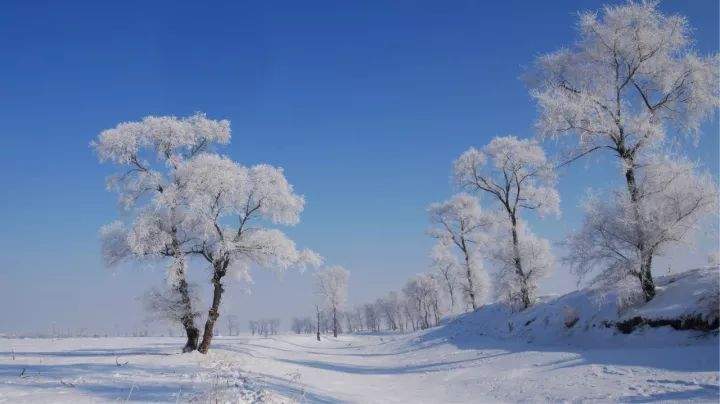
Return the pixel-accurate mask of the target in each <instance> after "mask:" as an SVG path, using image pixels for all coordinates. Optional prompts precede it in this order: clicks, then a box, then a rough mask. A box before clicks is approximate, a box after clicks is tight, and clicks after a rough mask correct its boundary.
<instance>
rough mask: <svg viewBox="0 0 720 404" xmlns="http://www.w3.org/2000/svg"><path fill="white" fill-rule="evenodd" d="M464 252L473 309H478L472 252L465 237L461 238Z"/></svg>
mask: <svg viewBox="0 0 720 404" xmlns="http://www.w3.org/2000/svg"><path fill="white" fill-rule="evenodd" d="M460 242H461V246H462V250H463V254H464V255H465V271H466V276H467V280H468V294H469V295H470V303H472V308H473V311H475V310H477V302H475V284H474V282H473V277H472V266H471V264H470V253H469V252H468V250H467V245H466V244H465V238H464V237H461V238H460Z"/></svg>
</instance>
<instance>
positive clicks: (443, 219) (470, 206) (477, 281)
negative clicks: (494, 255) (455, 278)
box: [428, 194, 491, 310]
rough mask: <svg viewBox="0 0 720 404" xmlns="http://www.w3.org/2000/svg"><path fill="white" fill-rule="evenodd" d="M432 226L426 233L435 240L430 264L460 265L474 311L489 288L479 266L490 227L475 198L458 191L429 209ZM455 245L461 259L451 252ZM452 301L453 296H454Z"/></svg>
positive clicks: (442, 267) (447, 268)
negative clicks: (483, 244) (481, 250)
mask: <svg viewBox="0 0 720 404" xmlns="http://www.w3.org/2000/svg"><path fill="white" fill-rule="evenodd" d="M428 212H429V214H430V223H432V227H431V228H430V230H429V231H428V233H429V234H430V235H431V236H432V237H434V238H436V239H437V240H438V242H437V244H436V245H435V247H434V249H433V257H432V258H433V264H434V265H436V266H438V270H440V271H451V270H452V269H454V268H462V270H460V271H459V272H460V273H461V274H462V282H461V285H462V287H463V292H464V295H465V297H466V299H467V302H468V303H469V305H470V306H471V307H472V309H473V310H475V309H477V308H478V306H479V304H480V303H481V302H482V301H483V300H484V298H485V295H486V294H487V290H488V281H487V275H486V273H485V271H484V270H483V268H482V257H481V254H480V247H481V245H482V243H483V242H484V241H485V239H486V238H487V237H486V232H487V231H488V229H489V228H490V224H491V222H490V219H489V218H488V217H486V216H485V215H483V213H482V210H481V209H480V203H479V202H478V200H477V198H475V197H473V196H470V195H467V194H458V195H455V196H453V197H452V198H450V199H449V200H447V201H445V202H442V203H434V204H432V205H430V208H429V209H428ZM453 246H454V247H455V248H456V249H457V251H458V254H459V255H460V258H459V259H458V257H457V256H456V254H455V253H454V252H453V251H452V247H453ZM453 300H454V298H453Z"/></svg>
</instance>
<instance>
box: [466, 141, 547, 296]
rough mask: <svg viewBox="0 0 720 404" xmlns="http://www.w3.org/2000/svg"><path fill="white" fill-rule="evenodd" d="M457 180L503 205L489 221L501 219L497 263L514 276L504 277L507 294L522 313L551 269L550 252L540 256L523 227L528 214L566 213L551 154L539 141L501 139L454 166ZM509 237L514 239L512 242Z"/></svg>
mask: <svg viewBox="0 0 720 404" xmlns="http://www.w3.org/2000/svg"><path fill="white" fill-rule="evenodd" d="M454 174H455V180H456V181H457V183H458V185H460V186H461V187H462V188H464V189H466V190H469V191H473V192H478V193H481V194H484V195H486V196H488V197H490V199H492V200H494V201H496V202H497V204H498V207H499V212H497V214H495V215H488V217H491V218H494V219H495V220H496V225H497V227H498V228H499V229H501V230H502V229H505V230H504V231H501V233H503V232H504V233H505V234H504V235H503V234H500V236H501V239H500V240H502V243H500V248H499V250H498V251H497V252H496V253H495V259H496V260H498V261H500V262H501V263H508V262H509V263H511V265H509V266H508V265H503V269H504V270H506V271H511V272H512V274H501V278H502V279H503V280H505V281H506V282H504V283H503V284H504V285H505V286H506V287H507V288H509V289H505V290H504V291H503V292H504V293H505V294H506V296H509V297H510V298H511V299H512V300H513V301H517V302H518V304H519V306H520V307H521V308H522V309H525V308H527V307H529V306H530V305H531V304H532V302H533V296H532V293H533V290H534V289H536V282H537V279H538V278H539V277H540V276H542V275H544V273H546V272H547V270H543V271H542V273H540V272H539V271H538V269H539V268H543V269H546V268H548V265H547V263H548V262H536V261H535V260H537V259H547V258H548V257H549V255H550V253H549V251H547V252H543V253H539V251H537V248H539V247H540V244H542V243H540V244H539V243H538V242H537V240H536V239H535V238H532V239H531V238H529V237H528V239H527V240H523V236H525V235H528V234H530V233H529V232H528V231H527V229H525V227H526V226H523V225H522V223H521V216H520V213H521V212H522V210H530V211H536V212H537V213H538V214H539V215H540V216H544V215H545V214H558V215H559V214H560V196H559V195H558V192H557V190H556V189H555V171H554V169H553V166H552V165H551V164H549V163H548V161H547V159H546V157H545V152H544V151H543V149H542V148H541V147H540V145H538V144H537V142H536V141H534V140H528V139H518V138H516V137H515V136H506V137H496V138H494V139H493V140H492V141H491V142H490V143H489V144H488V145H487V146H485V147H484V148H483V149H482V150H478V149H475V148H470V149H468V150H467V151H466V152H464V153H463V154H462V155H461V156H460V157H459V158H458V159H457V160H456V161H455V163H454ZM505 237H509V239H507V242H506V241H504V240H505Z"/></svg>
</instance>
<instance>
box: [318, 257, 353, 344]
mask: <svg viewBox="0 0 720 404" xmlns="http://www.w3.org/2000/svg"><path fill="white" fill-rule="evenodd" d="M349 277H350V271H348V270H347V269H345V268H343V267H341V266H339V265H335V266H331V267H327V268H323V269H320V270H318V271H317V272H316V273H315V293H316V294H317V295H318V296H319V297H320V298H321V299H322V301H323V303H324V304H325V307H326V308H327V309H328V310H329V311H330V312H331V314H332V329H333V336H334V337H335V338H337V335H338V310H341V309H342V308H343V306H344V305H345V301H346V300H347V287H348V278H349Z"/></svg>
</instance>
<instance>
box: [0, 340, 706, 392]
mask: <svg viewBox="0 0 720 404" xmlns="http://www.w3.org/2000/svg"><path fill="white" fill-rule="evenodd" d="M442 330H443V328H438V329H432V330H428V331H424V332H420V333H416V334H408V335H352V336H341V337H340V338H338V339H337V340H334V339H332V338H329V339H325V340H323V341H322V342H319V343H318V342H316V341H315V340H314V338H313V336H305V335H303V336H295V335H280V336H276V337H271V338H262V337H250V336H242V337H227V338H218V339H217V344H216V346H215V349H214V350H213V351H212V352H211V353H210V354H209V355H207V356H204V355H200V354H197V353H194V354H185V355H183V354H178V353H177V352H178V349H179V347H180V346H181V345H182V341H181V340H179V339H176V338H107V339H104V338H99V339H92V338H79V339H57V340H50V339H3V340H0V402H8V403H15V402H74V403H80V402H109V401H125V400H129V401H143V402H147V401H149V402H163V401H165V402H176V401H180V402H186V401H191V402H192V401H195V402H207V401H215V398H220V399H221V400H220V402H222V401H223V400H222V399H229V398H231V397H239V398H241V399H242V400H245V401H247V402H282V401H298V402H318V403H323V402H325V403H332V402H357V403H373V402H375V403H393V402H395V403H447V402H496V401H519V400H521V401H558V400H590V401H593V400H598V401H608V400H621V401H651V400H700V401H708V402H712V401H715V402H716V401H717V399H718V392H719V390H718V347H717V339H716V338H715V337H709V338H707V339H706V340H704V341H698V342H697V343H695V344H693V345H689V346H673V347H648V348H639V347H633V348H617V347H616V348H605V349H577V348H571V347H559V346H555V347H549V346H544V347H543V346H539V345H533V344H528V343H526V342H522V341H518V340H501V339H496V338H494V337H489V336H480V335H470V334H468V335H465V336H464V337H463V338H457V337H455V338H454V337H453V335H449V334H447V333H445V332H443V331H442ZM13 352H14V355H15V359H14V360H13V358H12V356H13ZM119 365H120V366H119ZM232 401H233V402H236V401H237V399H235V400H232ZM243 402H244V401H243Z"/></svg>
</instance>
